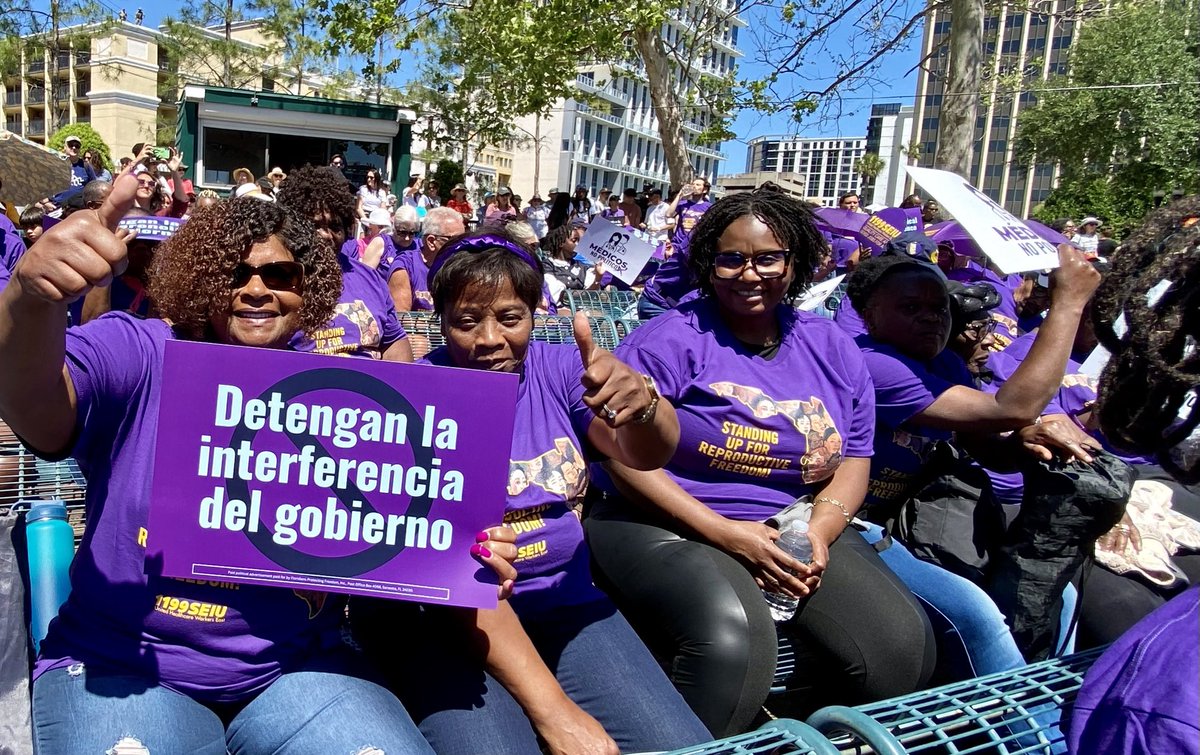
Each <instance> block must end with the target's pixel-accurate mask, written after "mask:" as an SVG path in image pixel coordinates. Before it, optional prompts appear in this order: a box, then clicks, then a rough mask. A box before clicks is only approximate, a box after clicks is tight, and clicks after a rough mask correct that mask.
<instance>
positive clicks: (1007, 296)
mask: <svg viewBox="0 0 1200 755" xmlns="http://www.w3.org/2000/svg"><path fill="white" fill-rule="evenodd" d="M946 277H947V278H949V279H950V280H952V281H958V282H959V283H967V284H970V283H981V282H982V283H990V284H991V285H992V288H994V289H996V293H997V294H998V295H999V296H1000V303H999V304H997V305H996V307H995V309H993V310H992V311H991V315H992V319H993V320H995V321H996V331H995V333H994V334H993V336H992V337H993V338H994V339H995V341H996V345H995V347H994V350H995V351H1003V350H1004V349H1007V348H1008V346H1009V344H1011V343H1012V342H1013V341H1014V340H1016V338H1017V336H1019V335H1021V330H1020V328H1019V327H1018V325H1017V317H1018V315H1017V300H1016V299H1014V298H1013V290H1014V289H1013V287H1014V285H1016V286H1019V285H1020V282H1021V280H1022V278H1021V276H1020V275H1009V276H1005V277H1001V276H1000V275H997V274H996V273H994V272H992V271H991V270H989V269H987V268H986V267H983V266H982V265H980V264H979V263H978V262H975V261H974V260H972V261H971V262H970V263H969V264H968V265H967V267H960V268H958V269H957V270H951V271H950V272H949V273H947V274H946Z"/></svg>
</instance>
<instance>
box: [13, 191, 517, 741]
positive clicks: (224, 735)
mask: <svg viewBox="0 0 1200 755" xmlns="http://www.w3.org/2000/svg"><path fill="white" fill-rule="evenodd" d="M136 191H137V182H136V180H135V179H134V178H133V177H132V176H129V177H121V178H119V179H118V180H117V183H116V184H115V186H114V188H113V191H112V194H111V195H110V196H109V198H108V200H107V201H106V202H105V203H104V205H103V206H102V207H101V208H100V209H99V210H84V211H81V212H77V213H75V214H74V215H73V216H72V217H70V218H68V219H67V220H65V221H63V222H62V223H59V224H58V225H57V226H56V227H55V228H53V229H51V230H50V231H48V232H47V233H46V234H45V236H44V237H43V238H42V239H41V240H40V241H39V242H38V243H37V244H35V245H34V246H33V247H32V248H31V249H30V251H29V253H28V254H27V255H26V256H25V257H24V259H23V260H22V263H21V265H20V266H19V267H18V268H17V271H16V274H15V277H14V279H13V281H12V284H11V285H9V286H8V287H6V288H5V289H4V291H3V292H2V293H0V361H2V362H3V364H4V365H5V369H4V370H0V416H3V418H4V419H5V421H7V422H8V423H9V424H10V425H11V426H12V428H13V430H14V431H15V432H16V433H18V434H19V435H20V436H21V437H22V438H23V440H24V441H25V443H26V444H27V445H28V446H29V447H30V448H33V449H35V450H36V451H37V452H38V453H39V454H40V455H43V456H46V457H49V458H55V457H57V458H62V457H64V456H66V455H68V454H70V455H72V456H74V457H75V458H76V459H77V460H78V461H79V465H80V467H81V468H82V469H83V471H84V473H85V475H86V476H87V478H88V489H87V499H86V506H87V530H86V531H85V533H84V536H83V541H82V543H81V544H80V547H79V551H78V553H77V555H76V557H75V561H74V564H73V566H72V570H71V586H72V589H71V594H70V597H69V599H68V600H67V602H66V604H64V606H63V607H62V609H61V610H60V612H59V615H58V616H57V618H55V619H54V620H53V621H52V622H51V624H50V629H49V634H48V636H47V637H46V638H45V639H44V640H43V642H42V644H41V652H40V655H39V657H38V659H37V663H36V665H35V667H34V682H33V720H34V728H35V740H36V742H37V751H38V752H40V753H45V754H47V755H49V754H50V753H55V754H57V753H68V752H72V753H73V752H188V753H212V754H213V755H223V754H224V753H226V752H277V753H310V752H380V751H387V752H394V753H398V752H406V753H407V752H413V753H430V752H432V750H430V748H429V746H428V744H427V743H426V742H425V741H424V739H423V738H422V737H421V735H420V733H419V732H418V731H417V729H416V727H415V726H414V725H413V723H412V721H411V719H410V718H409V716H408V714H407V713H406V712H405V710H404V708H403V706H402V705H401V704H400V703H399V701H397V700H396V698H395V697H394V696H393V695H392V694H391V693H389V692H388V691H387V690H386V689H385V688H384V687H382V686H380V685H378V684H375V683H374V682H372V681H371V680H370V676H369V674H367V673H366V672H364V669H363V668H362V665H361V661H359V660H358V657H357V655H356V653H355V652H353V651H351V650H350V649H349V648H348V647H347V646H346V645H344V644H343V643H342V641H341V633H340V627H341V623H342V620H343V605H344V602H343V601H341V600H338V599H336V597H335V596H331V595H326V594H323V593H316V592H299V591H291V590H286V589H277V588H264V587H254V586H250V585H239V584H234V583H229V582H205V581H192V580H183V579H170V578H165V577H162V576H159V575H158V574H157V573H156V572H157V567H156V564H155V563H147V562H146V561H145V548H146V543H147V537H148V536H149V533H148V532H147V529H146V528H147V523H148V520H149V512H150V484H151V471H152V468H153V464H154V462H153V459H154V455H155V442H156V438H155V436H156V432H155V429H156V426H157V424H158V418H159V411H160V400H161V397H162V390H163V386H162V368H163V353H164V348H165V346H166V343H167V342H168V341H170V340H173V339H188V340H201V341H211V342H217V343H227V344H237V345H242V346H252V347H257V348H276V349H282V348H287V347H288V343H289V341H290V339H291V338H292V336H293V335H294V334H295V333H297V332H298V331H301V330H303V331H305V332H307V333H310V334H311V333H312V332H313V331H315V330H317V329H318V328H320V327H322V326H323V325H324V324H325V323H326V322H328V320H329V318H330V316H331V315H332V314H333V311H334V306H335V304H336V302H337V300H338V294H339V292H340V290H341V275H340V271H339V269H338V264H337V261H336V258H335V256H334V255H335V252H334V250H333V247H332V246H331V245H330V244H329V243H328V242H327V241H324V240H322V238H321V237H320V236H318V235H317V234H316V233H314V230H313V227H312V225H311V224H310V223H309V221H308V219H307V218H301V217H299V216H297V215H295V214H293V213H291V212H288V211H287V210H285V209H284V208H281V207H279V206H277V205H275V204H273V203H268V202H262V201H259V200H256V199H252V198H241V199H234V200H231V201H228V202H225V203H223V204H221V205H218V206H216V207H213V208H210V209H208V210H206V211H204V212H202V213H198V214H197V215H196V216H195V217H194V218H193V219H192V220H191V221H189V222H188V223H187V224H185V225H184V226H183V227H182V228H181V229H180V231H179V232H178V233H177V234H176V235H175V236H174V237H172V238H171V239H170V240H169V241H166V242H164V244H163V246H162V248H161V249H160V253H159V254H158V255H156V257H155V260H154V263H153V264H152V266H151V270H150V295H151V296H152V298H153V299H154V301H155V303H156V305H157V307H158V310H159V312H160V314H161V315H162V317H163V318H165V319H140V318H137V317H134V316H132V315H129V314H127V313H123V312H113V313H110V314H107V315H104V316H102V317H100V318H99V319H97V320H96V321H94V322H92V323H89V324H87V325H84V326H81V327H78V328H72V329H70V330H69V331H68V330H67V329H66V320H67V318H66V316H65V313H66V307H67V304H68V303H70V302H71V301H72V300H75V299H78V298H79V297H80V296H82V295H83V294H84V293H85V292H86V291H87V290H88V289H89V288H91V287H93V286H102V285H107V284H108V283H109V282H110V281H111V280H112V279H113V277H114V276H115V275H118V274H119V273H120V272H121V271H122V270H123V269H124V267H125V265H126V264H127V257H126V255H127V251H126V247H125V244H124V242H123V240H122V239H121V238H120V237H118V236H117V235H116V231H117V228H118V221H119V220H120V218H121V217H122V216H123V215H125V213H126V212H127V211H128V210H129V208H130V207H132V206H133V204H134V195H135V192H136ZM488 533H489V538H490V539H491V540H492V541H493V542H492V543H490V544H489V545H490V550H489V551H487V553H488V555H487V556H486V557H484V556H483V555H482V552H481V553H480V558H481V560H483V561H484V562H485V563H486V564H488V565H489V566H492V567H493V568H495V569H496V570H497V571H498V573H499V574H500V575H501V579H502V580H505V581H507V580H511V579H512V578H513V577H514V576H515V570H513V568H512V566H511V564H510V563H506V562H505V559H506V558H511V557H515V549H514V548H513V546H512V544H511V533H508V532H507V531H506V530H505V529H503V528H496V529H493V530H489V531H488ZM506 539H507V540H509V542H503V541H504V540H506ZM147 572H148V573H147Z"/></svg>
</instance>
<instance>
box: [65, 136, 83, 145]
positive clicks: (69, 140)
mask: <svg viewBox="0 0 1200 755" xmlns="http://www.w3.org/2000/svg"><path fill="white" fill-rule="evenodd" d="M71 143H75V144H78V145H79V146H81V147H82V146H83V140H81V139H80V138H79V137H78V136H75V135H71V136H68V137H67V138H66V139H65V140H64V141H63V145H64V146H65V145H67V144H71Z"/></svg>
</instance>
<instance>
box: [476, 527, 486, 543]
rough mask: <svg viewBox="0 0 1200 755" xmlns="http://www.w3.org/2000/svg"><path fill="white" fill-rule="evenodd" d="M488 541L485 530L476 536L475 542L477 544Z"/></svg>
mask: <svg viewBox="0 0 1200 755" xmlns="http://www.w3.org/2000/svg"><path fill="white" fill-rule="evenodd" d="M487 541H488V533H487V530H484V531H482V532H480V533H479V534H478V535H476V536H475V542H477V543H486V542H487Z"/></svg>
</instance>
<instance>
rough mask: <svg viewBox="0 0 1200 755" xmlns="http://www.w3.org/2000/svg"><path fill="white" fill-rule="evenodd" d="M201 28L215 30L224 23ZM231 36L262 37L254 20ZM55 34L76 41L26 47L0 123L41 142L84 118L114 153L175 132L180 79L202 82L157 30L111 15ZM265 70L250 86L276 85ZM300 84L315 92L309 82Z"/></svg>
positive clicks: (7, 78) (11, 77)
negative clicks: (101, 23)
mask: <svg viewBox="0 0 1200 755" xmlns="http://www.w3.org/2000/svg"><path fill="white" fill-rule="evenodd" d="M201 33H203V34H207V35H210V36H213V37H217V36H220V35H221V34H223V29H222V31H221V32H217V31H214V30H211V29H203V30H201ZM231 36H232V38H233V39H234V40H236V41H238V42H240V43H242V44H244V45H246V46H247V47H257V48H261V47H263V46H265V45H266V44H267V41H268V40H267V39H266V37H265V36H264V35H263V33H262V31H261V28H260V24H259V23H258V22H256V21H247V22H241V23H237V24H233V26H232V28H231ZM61 37H62V39H64V40H76V41H75V42H74V45H75V46H73V47H72V46H71V44H72V43H71V42H67V41H64V42H63V44H62V47H61V48H60V49H59V51H58V52H57V54H56V55H55V56H54V58H53V59H51V52H50V48H49V47H42V46H37V47H30V48H28V49H27V50H26V51H25V57H24V58H23V59H22V60H21V61H20V62H19V67H18V68H17V69H16V70H11V71H6V72H4V74H3V78H4V126H5V128H6V129H8V130H9V131H12V132H14V133H17V134H20V135H22V136H24V137H25V138H26V139H29V140H31V141H34V142H39V143H45V141H46V138H47V137H48V136H49V135H50V134H52V133H53V132H54V131H55V130H56V128H59V127H62V126H64V125H66V124H68V123H90V124H91V126H92V128H94V129H95V130H96V132H97V133H98V134H99V135H100V138H102V139H103V140H104V141H105V143H107V144H108V146H109V148H110V149H111V150H112V153H113V157H114V159H116V158H118V157H121V156H124V155H126V154H128V153H129V151H130V148H131V147H132V146H133V145H134V144H136V143H138V142H153V141H155V140H156V137H157V136H158V135H160V134H162V135H171V134H174V132H175V127H176V120H177V106H178V104H177V100H178V99H179V95H180V87H181V85H182V84H184V83H197V82H199V83H203V82H204V81H205V76H204V75H203V74H202V73H201V72H199V71H195V72H191V71H182V72H178V73H180V74H181V75H179V76H176V75H174V74H175V73H176V72H177V71H176V68H175V63H174V61H172V60H170V58H169V56H168V54H167V49H166V46H165V45H163V44H161V42H162V39H163V31H162V30H160V29H153V28H148V27H145V26H140V25H137V24H133V23H129V22H127V21H114V22H112V23H111V25H110V26H109V28H106V29H105V31H104V33H103V34H101V33H99V27H95V26H86V25H85V26H77V27H68V28H64V29H63V30H62V32H61ZM215 68H216V67H215V66H214V69H215ZM269 71H270V68H269V67H268V68H265V69H264V73H263V74H262V76H261V77H258V76H256V77H255V80H254V81H252V82H248V86H249V88H251V89H260V88H261V89H262V90H263V91H272V90H274V89H275V88H276V87H275V82H274V81H273V79H272V78H271V74H270V72H269ZM302 90H303V91H302V92H301V93H302V94H317V93H318V90H317V89H316V85H315V84H313V83H312V82H307V81H306V82H304V83H303V84H302Z"/></svg>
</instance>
